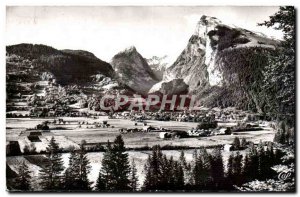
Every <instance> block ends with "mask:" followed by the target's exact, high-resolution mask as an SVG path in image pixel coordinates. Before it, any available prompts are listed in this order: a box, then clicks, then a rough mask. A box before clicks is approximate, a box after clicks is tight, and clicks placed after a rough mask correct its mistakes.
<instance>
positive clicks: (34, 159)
mask: <svg viewBox="0 0 300 197" xmlns="http://www.w3.org/2000/svg"><path fill="white" fill-rule="evenodd" d="M45 120H48V121H53V119H38V118H34V119H30V118H20V119H17V118H8V119H6V127H7V129H6V137H7V142H8V141H18V142H19V144H20V147H21V149H23V148H24V146H25V145H26V144H27V145H30V144H31V143H32V144H34V145H35V147H36V150H37V151H42V150H45V149H46V147H47V144H48V141H49V140H50V138H51V137H52V136H55V139H56V140H57V142H58V143H59V145H60V147H62V148H68V147H69V146H75V147H78V144H80V142H81V141H82V140H85V141H86V142H87V143H96V142H97V143H99V142H107V140H110V141H113V140H114V138H115V137H116V136H117V135H119V131H118V130H119V129H120V128H135V127H136V128H142V127H143V125H142V123H138V125H137V126H134V122H133V121H130V120H125V119H108V117H105V116H103V117H100V118H98V119H92V118H69V117H67V118H66V117H64V118H63V120H64V121H66V122H67V123H66V124H65V125H63V124H61V125H54V124H50V125H49V126H50V129H55V130H51V131H50V132H47V133H46V132H45V133H43V134H42V136H39V138H40V140H41V142H30V141H29V140H28V138H27V136H28V135H29V133H30V131H28V130H26V128H34V127H35V126H36V125H37V124H40V123H42V122H43V121H45ZM103 120H107V121H108V124H110V125H111V126H114V128H111V127H110V128H91V127H92V125H91V124H92V123H93V122H99V123H102V121H103ZM78 121H81V122H82V121H85V122H89V123H90V124H89V125H82V126H81V128H78V127H79V124H78ZM147 124H148V125H151V126H155V127H163V128H169V129H176V130H184V131H187V130H189V129H191V128H193V127H194V128H195V127H196V125H197V123H188V122H175V121H168V122H162V121H147ZM227 124H230V125H234V124H235V123H227ZM222 125H223V126H225V124H219V126H222ZM86 127H89V128H86ZM56 128H58V129H56ZM122 136H123V139H124V141H125V145H126V147H129V148H138V147H143V146H153V145H156V144H160V145H161V146H164V145H169V146H188V147H190V149H187V150H184V152H185V156H186V159H187V161H191V160H192V154H193V151H194V148H199V147H200V146H211V145H223V144H230V143H232V142H233V139H234V137H236V136H238V137H240V138H242V137H245V138H246V139H247V141H248V140H249V141H252V142H254V143H258V142H259V141H260V140H262V141H272V140H273V137H274V131H273V130H272V129H271V128H270V127H265V128H264V130H262V131H247V132H239V133H234V134H233V135H219V136H210V137H190V138H181V139H173V140H172V139H160V138H159V133H158V132H148V133H142V132H140V133H127V134H122ZM222 152H223V159H224V161H227V159H226V158H227V157H228V156H229V154H230V152H226V151H222ZM163 153H165V154H166V155H167V156H168V157H170V156H173V157H174V159H175V160H176V159H178V158H179V155H180V150H164V151H163ZM241 153H242V154H245V151H241ZM128 154H129V157H130V160H131V159H132V158H133V159H134V160H135V163H136V166H137V170H138V175H139V182H140V185H141V184H142V182H143V180H144V172H143V169H144V165H145V162H146V160H147V158H148V155H149V154H150V151H128ZM68 156H69V154H68V153H64V154H63V159H64V165H65V167H67V165H68ZM88 158H89V160H90V162H91V166H92V170H91V173H90V174H89V179H90V180H91V181H93V182H95V181H96V179H97V177H98V174H99V169H100V168H101V160H102V158H103V153H102V152H90V153H88ZM22 161H25V162H26V163H27V164H28V166H29V169H30V170H32V172H33V174H32V176H33V177H34V178H33V181H32V183H33V184H34V185H36V187H35V188H38V185H39V184H38V170H39V169H40V167H41V166H43V161H44V160H43V157H42V155H29V156H9V157H7V164H8V165H9V166H10V167H11V169H12V170H14V171H16V172H17V166H18V164H19V163H20V162H22ZM225 165H226V164H225Z"/></svg>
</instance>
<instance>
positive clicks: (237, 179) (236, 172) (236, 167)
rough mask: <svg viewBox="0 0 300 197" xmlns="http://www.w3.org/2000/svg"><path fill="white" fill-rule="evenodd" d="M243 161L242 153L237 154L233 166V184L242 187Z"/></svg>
mask: <svg viewBox="0 0 300 197" xmlns="http://www.w3.org/2000/svg"><path fill="white" fill-rule="evenodd" d="M242 160H243V155H241V154H240V152H236V154H235V156H234V157H233V165H232V172H233V183H234V184H236V185H240V184H241V183H242V176H241V175H242Z"/></svg>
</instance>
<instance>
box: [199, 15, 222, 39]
mask: <svg viewBox="0 0 300 197" xmlns="http://www.w3.org/2000/svg"><path fill="white" fill-rule="evenodd" d="M220 24H222V21H221V20H219V19H217V18H216V17H211V16H206V15H203V16H201V18H200V20H199V22H198V23H197V26H196V29H195V33H194V35H197V36H200V37H203V36H206V35H207V32H208V31H210V30H212V29H214V28H215V27H216V26H217V25H220Z"/></svg>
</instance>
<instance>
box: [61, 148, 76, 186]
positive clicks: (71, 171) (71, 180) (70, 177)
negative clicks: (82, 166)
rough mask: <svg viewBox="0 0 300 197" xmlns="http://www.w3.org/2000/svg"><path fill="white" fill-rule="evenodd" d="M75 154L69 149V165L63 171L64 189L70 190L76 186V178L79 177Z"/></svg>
mask: <svg viewBox="0 0 300 197" xmlns="http://www.w3.org/2000/svg"><path fill="white" fill-rule="evenodd" d="M77 160H78V158H77V154H76V152H75V150H74V149H72V150H70V156H69V167H68V168H67V169H66V171H65V173H64V187H65V190H68V191H71V190H76V189H77V188H78V185H77V180H78V177H79V165H78V162H77Z"/></svg>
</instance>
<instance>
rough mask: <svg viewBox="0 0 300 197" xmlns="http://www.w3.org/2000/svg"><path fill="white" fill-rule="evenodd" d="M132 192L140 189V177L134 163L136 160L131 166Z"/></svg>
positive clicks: (132, 161)
mask: <svg viewBox="0 0 300 197" xmlns="http://www.w3.org/2000/svg"><path fill="white" fill-rule="evenodd" d="M129 180H130V184H129V186H130V190H131V191H133V192H135V191H137V189H138V177H137V169H136V165H135V162H134V159H132V160H131V166H130V178H129Z"/></svg>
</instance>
